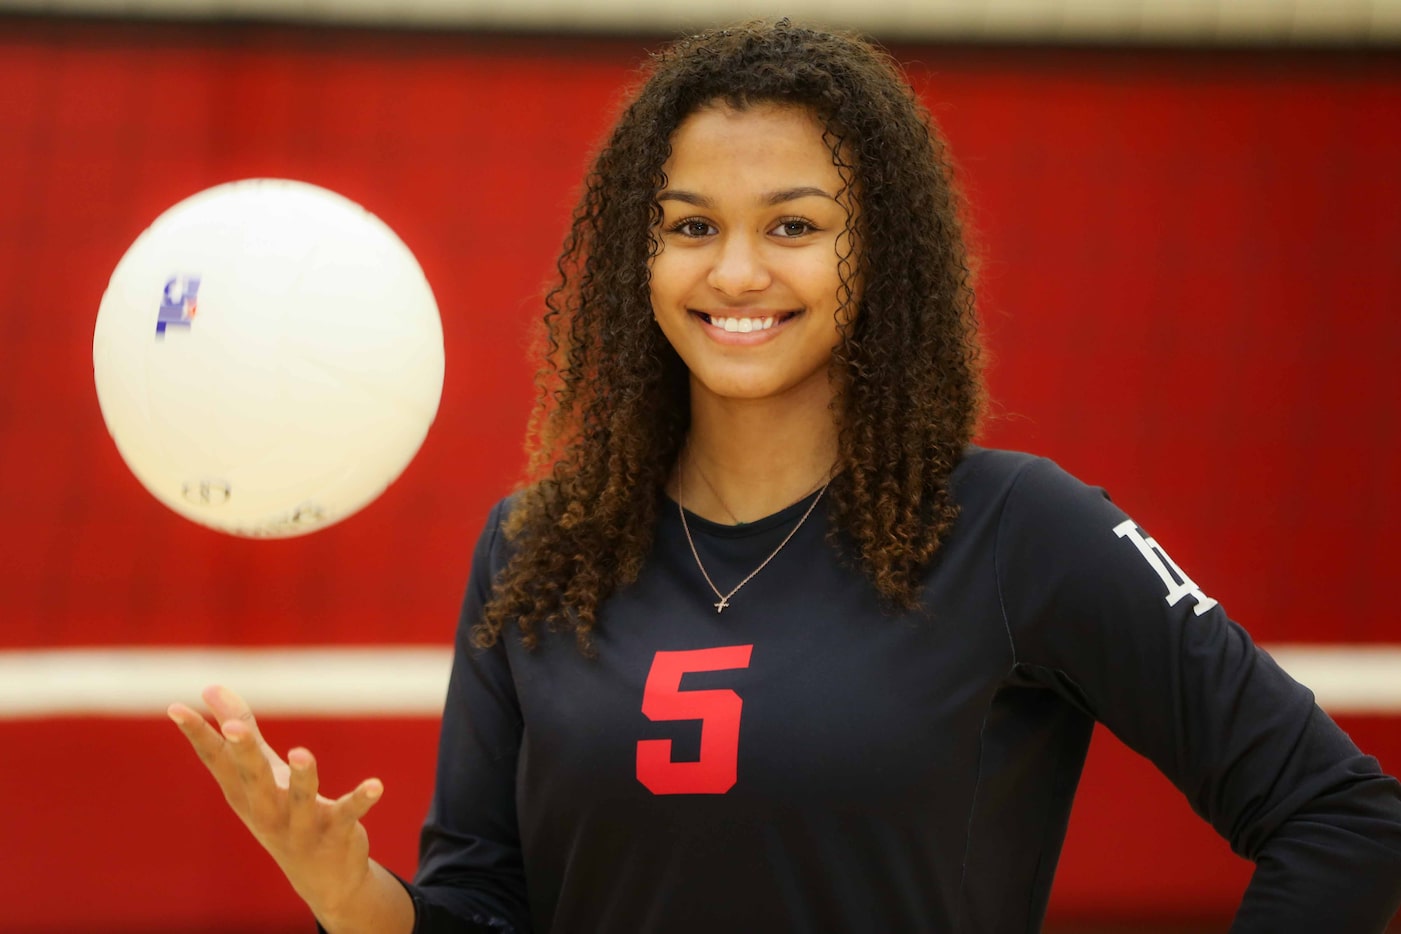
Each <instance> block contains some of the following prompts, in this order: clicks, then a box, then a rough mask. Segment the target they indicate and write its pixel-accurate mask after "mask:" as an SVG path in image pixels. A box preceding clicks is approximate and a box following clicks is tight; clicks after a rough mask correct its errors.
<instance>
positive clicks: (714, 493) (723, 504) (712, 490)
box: [687, 457, 811, 525]
mask: <svg viewBox="0 0 1401 934" xmlns="http://www.w3.org/2000/svg"><path fill="white" fill-rule="evenodd" d="M687 460H690V458H689V457H687ZM691 466H692V467H694V468H696V473H698V474H700V478H701V482H702V483H704V484H705V488H706V489H707V490H709V491H710V495H711V496H713V497H715V502H717V503H719V504H720V508H721V509H723V510H725V512H726V513H727V514H728V515H729V517H730V518H731V519H733V520H735V525H747V524H748V523H746V522H745V521H744V520H743V519H741V518H740V517H739V516H737V515H735V511H734V510H733V509H731V508H730V507H729V505H728V504H727V503H726V502H725V501H724V500H723V499H721V498H720V491H719V490H717V489H715V484H713V483H711V482H710V478H709V477H707V476H706V475H705V471H704V470H702V469H701V465H700V464H699V463H698V462H696V461H691ZM808 492H811V490H809V491H808Z"/></svg>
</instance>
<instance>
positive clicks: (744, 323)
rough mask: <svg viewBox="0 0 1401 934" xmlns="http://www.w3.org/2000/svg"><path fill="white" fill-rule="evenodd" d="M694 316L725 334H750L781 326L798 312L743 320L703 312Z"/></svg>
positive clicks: (750, 317) (751, 317)
mask: <svg viewBox="0 0 1401 934" xmlns="http://www.w3.org/2000/svg"><path fill="white" fill-rule="evenodd" d="M695 314H696V315H697V316H698V317H699V318H700V319H701V320H703V321H704V322H705V323H706V324H708V325H710V326H711V327H713V328H716V329H718V330H721V331H725V332H726V333H729V334H750V333H752V332H754V331H767V330H769V329H770V328H772V327H773V326H774V325H775V324H781V323H783V322H784V321H787V320H789V319H790V318H793V317H794V316H796V315H797V314H798V312H796V311H788V312H782V313H780V314H776V315H755V316H749V317H743V318H741V317H726V316H721V315H710V314H706V313H705V312H703V311H697V312H695Z"/></svg>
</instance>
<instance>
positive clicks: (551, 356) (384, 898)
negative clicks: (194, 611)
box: [171, 21, 1401, 934]
mask: <svg viewBox="0 0 1401 934" xmlns="http://www.w3.org/2000/svg"><path fill="white" fill-rule="evenodd" d="M952 192H953V188H952V183H951V180H950V172H949V164H948V159H947V157H946V155H945V152H944V147H943V145H942V143H941V142H940V140H939V137H938V135H937V131H936V130H935V129H934V127H933V126H932V124H931V122H930V121H929V118H928V116H927V114H926V113H925V111H924V110H923V108H922V107H921V106H920V105H919V104H918V102H917V101H916V99H915V96H914V94H913V92H912V91H911V90H910V88H909V86H908V84H906V82H905V81H904V79H903V77H902V76H901V74H900V72H899V70H898V69H897V68H896V67H895V66H894V65H893V63H892V62H891V61H890V59H889V58H888V57H886V56H885V55H884V54H882V53H881V52H880V51H878V50H877V49H875V48H873V47H872V46H870V45H869V44H867V43H865V42H863V41H861V40H859V39H856V38H852V37H849V36H842V35H835V34H831V33H827V32H821V31H816V30H811V29H807V28H803V27H800V26H794V25H792V24H790V23H788V22H787V21H781V22H778V23H753V24H748V25H745V26H741V27H736V28H734V29H729V30H722V31H718V32H713V33H707V34H704V35H700V36H693V37H690V38H688V39H685V40H683V41H681V42H679V43H678V44H677V45H675V46H674V47H673V48H671V49H670V50H668V51H667V52H665V53H663V54H661V55H660V56H659V57H658V58H657V60H656V61H655V62H654V63H653V66H652V69H651V71H650V73H649V76H648V78H647V80H646V82H645V83H644V84H643V85H642V87H641V88H639V89H638V91H637V93H636V95H635V97H634V99H633V100H632V102H631V104H630V105H629V106H628V108H627V109H626V111H625V112H624V114H623V115H622V117H621V119H620V120H619V122H618V125H617V126H616V128H615V129H614V131H613V134H612V135H611V137H610V139H609V140H608V142H607V144H606V145H605V146H604V148H603V150H602V152H601V153H600V155H599V156H598V158H597V161H596V163H595V166H594V169H593V171H592V172H591V173H590V174H589V176H588V179H587V183H586V190H585V193H584V195H583V199H582V202H581V204H580V206H579V208H578V210H577V211H576V213H575V220H574V226H573V230H572V232H571V235H570V237H569V238H568V240H567V242H566V246H565V249H564V253H563V256H562V259H561V262H560V269H561V271H562V279H561V282H560V284H559V286H558V288H557V289H556V290H555V291H554V292H553V293H552V294H551V295H550V296H549V298H548V300H547V304H548V306H549V311H548V313H547V314H546V316H545V327H546V332H547V333H546V338H545V341H544V349H545V352H546V366H545V370H544V375H543V376H542V378H541V381H540V396H539V403H538V406H537V409H536V415H535V421H534V425H533V433H532V440H533V442H534V458H533V465H532V466H533V475H532V476H531V477H530V478H529V482H528V483H527V484H526V485H525V486H524V487H523V488H522V489H521V490H520V491H519V492H518V493H517V494H516V495H515V496H513V497H510V498H508V499H506V500H503V501H502V502H501V503H500V504H499V505H498V506H497V508H496V509H495V510H493V512H492V514H491V516H490V518H489V519H488V523H487V528H486V530H485V532H484V533H483V535H482V536H481V538H480V540H479V543H478V547H477V551H476V554H475V557H474V560H473V565H472V571H471V580H470V584H469V587H468V593H467V597H466V600H465V602H464V604H463V610H462V616H461V620H460V623H459V630H458V637H457V643H456V647H455V657H454V661H453V668H452V674H451V680H450V683H449V686H448V694H447V704H446V709H445V711H444V717H443V725H442V734H441V740H440V747H439V757H438V770H437V788H436V793H435V796H434V800H433V804H432V806H431V808H430V811H429V814H428V818H427V821H426V823H425V826H424V831H423V837H422V851H421V862H420V866H419V871H418V875H417V876H416V878H415V880H414V882H413V883H406V882H400V881H399V880H397V879H395V878H394V877H393V876H391V875H390V874H389V873H388V872H387V871H385V870H384V869H383V868H381V867H380V866H379V864H377V863H375V862H373V861H371V860H370V859H369V856H368V844H367V840H366V836H365V833H364V829H363V826H362V825H361V823H360V821H359V818H360V817H361V816H362V815H363V814H364V813H365V812H366V811H367V810H368V809H369V808H370V807H371V806H372V805H373V804H374V802H375V801H376V800H377V799H378V797H379V795H380V793H381V791H382V786H381V785H380V783H379V782H378V781H377V780H375V779H368V780H366V781H364V782H362V783H361V784H360V785H359V786H358V787H357V788H356V789H355V790H353V791H352V792H350V793H349V794H347V795H345V796H344V797H342V798H340V799H338V800H335V801H331V800H329V799H326V798H322V797H320V796H319V795H318V794H317V778H316V774H317V773H316V764H315V760H314V759H313V758H312V756H311V753H310V751H308V750H306V749H302V748H295V749H293V750H291V751H290V752H289V753H288V755H287V757H286V760H283V759H282V758H281V757H279V756H277V755H276V754H275V753H274V752H273V751H272V750H271V748H270V747H268V746H267V745H266V744H265V743H264V741H263V740H262V738H261V736H260V734H259V732H258V729H257V726H256V724H255V723H254V720H253V717H252V712H251V711H250V710H249V709H248V707H247V705H246V704H244V703H243V701H242V700H241V699H240V698H239V697H238V696H237V695H235V694H233V693H232V692H231V691H228V690H227V689H217V688H216V689H211V690H210V691H209V692H207V693H206V700H207V701H208V703H209V704H210V706H211V707H212V708H213V709H214V711H215V713H216V715H217V716H218V718H219V719H220V721H221V723H220V730H218V731H216V730H215V729H213V728H212V727H210V726H209V725H208V724H206V723H204V722H203V721H202V720H201V719H200V718H199V717H198V716H197V715H196V714H195V713H194V711H193V710H191V709H189V708H187V707H184V706H183V705H175V706H173V707H172V708H171V716H172V717H173V718H174V719H175V720H176V722H177V723H178V724H179V725H180V727H181V729H182V730H184V731H185V733H186V735H187V736H188V738H189V739H190V740H191V742H192V743H193V744H194V746H195V747H196V749H197V750H198V752H199V753H200V755H201V758H202V759H203V760H204V761H205V763H206V765H207V766H208V767H209V768H210V770H211V771H212V772H213V773H214V775H215V777H216V778H217V780H218V781H219V783H220V784H221V786H222V787H223V789H224V793H225V796H226V798H227V799H228V801H229V802H230V803H231V804H232V806H233V807H234V810H235V811H236V812H237V813H238V814H239V816H240V817H241V818H242V819H243V820H244V821H245V823H247V824H248V826H249V828H250V829H251V830H252V831H253V833H254V835H255V836H256V837H257V838H258V840H259V841H260V842H261V843H262V844H263V845H264V846H265V847H266V848H267V849H268V851H269V852H270V853H271V854H272V856H273V857H274V858H275V859H276V860H277V861H278V863H279V865H280V866H281V867H282V869H283V870H284V872H285V873H286V874H287V876H288V877H289V879H290V880H291V882H292V884H293V886H294V887H295V888H296V890H297V892H298V893H299V894H301V895H302V897H303V898H304V899H305V900H306V901H307V902H308V904H309V905H310V906H311V907H312V910H313V911H314V912H315V914H316V915H317V917H318V918H319V919H320V920H321V921H322V922H323V923H324V924H325V925H326V927H327V928H329V929H331V930H332V931H337V932H339V931H346V932H349V931H361V930H374V931H400V932H408V931H410V930H413V931H418V932H420V934H431V932H439V931H442V932H447V931H463V930H467V931H501V930H514V931H528V930H534V931H547V930H555V931H642V930H666V931H669V932H681V934H686V932H696V934H701V932H705V934H710V932H714V931H755V932H758V931H764V932H768V931H801V932H818V931H833V932H838V931H841V932H847V931H868V930H881V931H911V932H913V931H949V930H965V931H979V932H1009V934H1010V932H1017V934H1023V932H1027V931H1033V930H1036V929H1038V928H1039V926H1040V922H1041V917H1042V915H1043V913H1044V911H1045V908H1046V903H1047V899H1048V896H1049V892H1050V888H1051V880H1052V876H1053V874H1054V868H1055V865H1056V861H1057V859H1058V857H1059V854H1060V848H1061V843H1062V840H1063V839H1064V835H1065V830H1066V823H1067V820H1068V817H1069V812H1070V807H1071V802H1072V798H1073V796H1074V790H1075V786H1076V783H1077V781H1078V779H1079V775H1080V770H1081V766H1082V764H1083V762H1084V757H1085V752H1086V748H1087V746H1088V744H1089V737H1090V733H1091V730H1092V728H1093V726H1094V724H1095V723H1096V722H1099V723H1103V724H1104V725H1106V726H1107V727H1108V728H1110V729H1111V730H1112V731H1114V733H1116V734H1117V735H1118V736H1119V737H1120V738H1122V739H1123V740H1124V741H1125V742H1126V743H1127V744H1128V745H1129V746H1131V747H1132V748H1134V749H1136V750H1137V751H1139V752H1140V753H1142V754H1143V755H1145V756H1146V757H1148V758H1149V759H1151V760H1152V762H1153V763H1154V764H1155V765H1156V766H1157V767H1158V768H1159V769H1160V770H1161V771H1162V772H1163V773H1164V774H1165V775H1166V776H1167V777H1168V778H1169V779H1170V780H1171V781H1172V782H1173V783H1175V784H1176V785H1177V787H1178V788H1179V789H1180V790H1181V791H1182V792H1183V794H1184V795H1185V796H1186V797H1187V798H1188V800H1189V801H1190V802H1191V803H1192V805H1193V806H1194V807H1195V808H1196V809H1197V811H1198V812H1199V813H1200V814H1201V816H1202V817H1203V818H1205V819H1206V820H1208V821H1209V822H1210V823H1211V824H1212V826H1213V827H1214V828H1215V829H1216V830H1217V831H1218V832H1219V833H1220V834H1221V835H1222V836H1223V837H1224V838H1225V839H1226V841H1227V842H1228V843H1229V844H1230V846H1231V847H1232V848H1233V849H1234V850H1235V851H1236V852H1237V853H1239V854H1241V855H1243V856H1245V857H1247V858H1249V859H1252V860H1254V861H1255V862H1256V863H1257V869H1256V872H1255V875H1254V878H1253V880H1252V882H1251V884H1250V887H1249V889H1248V890H1247V892H1246V894H1245V897H1244V899H1243V901H1242V903H1241V907H1240V911H1239V914H1238V917H1237V925H1236V927H1235V928H1234V930H1236V931H1240V932H1261V934H1263V932H1272V934H1278V932H1286V934H1287V932H1300V934H1303V932H1317V931H1322V930H1327V931H1330V932H1338V934H1365V932H1376V931H1380V930H1382V929H1383V928H1384V926H1385V924H1386V922H1387V919H1388V918H1389V917H1390V916H1391V915H1392V913H1393V912H1394V911H1395V909H1396V907H1397V904H1398V900H1401V787H1398V784H1397V782H1396V780H1395V779H1393V778H1391V777H1390V776H1388V775H1386V774H1384V773H1383V772H1382V771H1381V769H1380V767H1379V766H1378V764H1377V762H1376V761H1375V760H1373V759H1371V758H1369V757H1367V756H1365V755H1363V754H1362V753H1361V752H1360V751H1359V750H1358V749H1357V748H1356V746H1355V745H1353V743H1352V742H1351V741H1350V740H1349V739H1348V737H1347V736H1346V735H1345V734H1344V733H1343V732H1342V731H1341V730H1340V729H1339V728H1338V727H1337V726H1336V725H1335V724H1334V723H1333V722H1332V721H1331V720H1330V719H1329V718H1328V717H1327V716H1326V715H1325V714H1324V713H1323V712H1322V711H1321V710H1320V709H1319V708H1318V707H1317V706H1316V705H1315V704H1314V701H1313V696H1312V694H1310V692H1309V691H1308V690H1307V689H1306V688H1304V687H1303V686H1302V685H1300V684H1299V683H1298V682H1296V681H1294V680H1293V679H1292V678H1291V677H1289V675H1287V674H1286V673H1285V672H1284V671H1283V670H1282V669H1281V668H1280V667H1279V666H1278V665H1277V664H1276V663H1275V662H1274V661H1273V660H1272V659H1271V658H1270V657H1269V656H1268V655H1266V654H1264V653H1263V652H1261V651H1260V650H1258V649H1257V648H1256V646H1255V645H1254V643H1253V642H1252V640H1251V639H1250V637H1249V636H1248V635H1247V634H1246V633H1245V631H1244V630H1243V629H1241V628H1240V627H1239V626H1238V625H1236V624H1235V623H1234V622H1232V621H1231V620H1230V619H1229V618H1228V617H1227V616H1226V614H1225V611H1224V609H1223V607H1222V606H1221V604H1220V602H1219V601H1218V600H1217V599H1215V598H1214V597H1213V596H1211V595H1209V594H1208V593H1207V592H1206V591H1205V590H1204V589H1203V588H1202V587H1201V586H1198V584H1197V583H1196V582H1194V581H1193V580H1192V579H1191V578H1190V577H1189V576H1188V575H1187V574H1186V572H1184V571H1183V570H1182V568H1181V567H1180V566H1179V565H1178V564H1177V563H1176V562H1174V561H1173V560H1172V558H1171V557H1169V555H1168V552H1167V551H1166V550H1165V549H1164V547H1163V546H1162V545H1161V544H1160V543H1159V542H1158V540H1157V539H1155V538H1153V537H1152V536H1151V535H1150V534H1149V533H1148V532H1147V531H1146V530H1144V529H1143V528H1141V527H1140V526H1139V525H1138V524H1137V523H1136V522H1134V521H1133V520H1132V519H1130V518H1129V517H1128V516H1127V515H1126V514H1125V513H1124V512H1123V511H1121V510H1120V509H1119V508H1118V507H1117V506H1115V505H1114V504H1113V503H1111V502H1110V501H1109V499H1108V497H1107V496H1106V495H1105V494H1104V493H1103V491H1101V490H1097V489H1094V488H1092V487H1088V486H1086V485H1084V484H1082V483H1080V482H1079V481H1077V480H1075V479H1074V478H1073V477H1071V476H1069V475H1068V474H1067V473H1065V472H1064V471H1062V470H1061V469H1060V468H1059V467H1057V466H1056V465H1055V464H1053V463H1051V462H1050V461H1047V460H1044V459H1040V458H1036V457H1032V456H1029V455H1026V454H1020V453H1015V452H1009V451H994V450H987V449H983V448H979V447H976V446H973V445H972V444H971V439H972V432H973V428H974V425H975V423H976V420H977V415H978V410H979V402H980V399H981V391H980V385H979V378H978V372H979V367H978V349H977V343H976V317H975V314H974V305H973V301H972V291H971V288H970V285H969V274H968V268H967V263H966V260H965V251H964V247H963V242H962V238H961V234H960V230H959V226H958V218H957V211H956V199H955V198H954V196H953V193H952ZM741 588H742V589H741ZM712 595H713V596H716V597H718V598H719V599H718V601H712V599H711V597H712Z"/></svg>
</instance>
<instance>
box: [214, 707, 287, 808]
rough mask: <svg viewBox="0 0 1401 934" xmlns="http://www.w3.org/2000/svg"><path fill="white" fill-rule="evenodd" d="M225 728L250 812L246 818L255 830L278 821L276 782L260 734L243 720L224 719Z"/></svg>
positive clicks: (232, 759) (228, 744) (225, 737)
mask: <svg viewBox="0 0 1401 934" xmlns="http://www.w3.org/2000/svg"><path fill="white" fill-rule="evenodd" d="M222 729H223V733H224V739H225V740H227V741H228V742H227V744H226V745H225V747H224V748H225V749H226V750H227V753H228V758H229V759H230V760H231V761H232V763H233V767H234V769H235V770H236V771H237V774H238V781H239V783H240V785H241V786H242V795H243V799H244V801H245V802H246V803H247V807H248V809H249V812H248V815H247V818H248V819H249V820H250V821H251V823H252V824H253V826H254V827H255V829H256V828H262V827H266V826H268V825H271V824H273V823H275V822H277V819H278V816H279V810H280V808H279V800H278V791H279V789H278V787H277V779H276V777H275V776H274V775H273V772H272V766H271V765H270V764H269V762H268V759H267V757H266V756H264V755H263V750H262V744H261V743H260V742H259V738H258V736H257V734H256V733H255V732H254V731H253V729H252V727H251V726H250V725H249V723H248V722H246V721H244V720H225V721H224V723H223V725H222Z"/></svg>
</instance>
